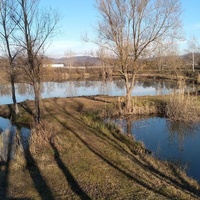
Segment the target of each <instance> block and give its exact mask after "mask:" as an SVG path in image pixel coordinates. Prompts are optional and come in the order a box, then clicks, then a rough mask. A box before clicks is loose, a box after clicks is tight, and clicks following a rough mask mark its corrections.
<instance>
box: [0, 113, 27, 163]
mask: <svg viewBox="0 0 200 200" xmlns="http://www.w3.org/2000/svg"><path fill="white" fill-rule="evenodd" d="M29 136H30V129H28V128H25V127H22V128H20V129H17V127H16V126H15V125H13V124H11V122H10V120H8V119H4V118H2V117H0V162H1V161H7V160H8V159H9V158H13V157H14V154H15V152H16V149H17V148H19V147H23V149H26V148H27V147H28V138H29ZM8 157H9V158H8Z"/></svg>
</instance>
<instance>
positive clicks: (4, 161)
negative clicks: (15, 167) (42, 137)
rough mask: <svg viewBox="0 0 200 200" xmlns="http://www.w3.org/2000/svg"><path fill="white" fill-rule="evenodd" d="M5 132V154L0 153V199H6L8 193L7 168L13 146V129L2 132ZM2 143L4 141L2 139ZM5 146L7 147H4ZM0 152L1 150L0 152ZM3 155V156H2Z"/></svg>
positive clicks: (8, 168) (8, 167)
mask: <svg viewBox="0 0 200 200" xmlns="http://www.w3.org/2000/svg"><path fill="white" fill-rule="evenodd" d="M2 134H5V137H8V138H7V145H6V144H2V145H3V146H4V145H5V148H7V149H4V152H2V153H3V154H4V153H5V155H2V156H1V155H0V178H1V180H0V199H8V198H7V195H8V194H7V193H8V178H9V170H10V161H11V153H12V147H13V139H14V130H13V129H11V130H9V132H6V133H2ZM2 142H3V143H4V142H5V143H6V141H2ZM6 146H7V147H6ZM0 153H1V152H0ZM3 157H4V158H3Z"/></svg>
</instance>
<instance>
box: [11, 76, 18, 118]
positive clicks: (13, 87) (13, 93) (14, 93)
mask: <svg viewBox="0 0 200 200" xmlns="http://www.w3.org/2000/svg"><path fill="white" fill-rule="evenodd" d="M10 83H11V90H12V100H13V105H14V111H15V114H18V113H19V108H18V105H17V99H16V92H15V81H14V77H13V75H11V81H10Z"/></svg>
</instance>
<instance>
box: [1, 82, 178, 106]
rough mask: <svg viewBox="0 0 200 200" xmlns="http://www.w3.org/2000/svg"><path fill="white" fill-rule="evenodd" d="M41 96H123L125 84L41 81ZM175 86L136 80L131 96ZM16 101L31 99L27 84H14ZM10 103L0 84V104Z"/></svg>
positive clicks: (6, 88)
mask: <svg viewBox="0 0 200 200" xmlns="http://www.w3.org/2000/svg"><path fill="white" fill-rule="evenodd" d="M41 88H42V91H41V95H42V98H50V97H73V96H89V95H99V94H100V95H110V96H124V95H125V86H124V82H123V81H122V80H113V81H89V80H84V81H65V82H43V83H42V84H41ZM175 88H176V83H175V82H169V81H161V80H160V81H158V80H148V79H147V80H138V81H137V82H136V84H135V87H134V89H133V91H132V95H133V96H143V95H159V94H166V93H169V92H170V91H171V90H173V89H175ZM16 96H17V101H18V102H21V101H25V100H26V99H29V100H32V99H33V98H34V95H33V89H32V87H31V86H30V85H28V84H23V83H18V84H16ZM9 103H12V98H11V88H10V85H9V84H5V85H0V105H3V104H9Z"/></svg>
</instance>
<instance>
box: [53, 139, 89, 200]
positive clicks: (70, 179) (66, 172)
mask: <svg viewBox="0 0 200 200" xmlns="http://www.w3.org/2000/svg"><path fill="white" fill-rule="evenodd" d="M50 144H51V147H52V149H53V151H54V159H55V161H56V163H57V165H58V167H59V168H60V170H61V171H62V173H63V174H64V176H65V178H66V181H67V182H68V183H69V185H70V187H71V190H72V191H73V192H74V193H76V194H77V195H78V196H79V197H80V199H83V200H87V199H91V198H90V197H89V196H88V195H87V194H86V193H85V192H84V191H83V190H82V188H81V187H80V185H79V184H78V183H77V181H76V180H75V178H74V177H73V175H72V174H71V172H70V171H69V169H68V168H67V167H66V166H65V164H64V163H63V161H62V159H61V158H60V154H59V152H58V150H57V148H56V146H55V144H54V143H53V142H52V141H50Z"/></svg>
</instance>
